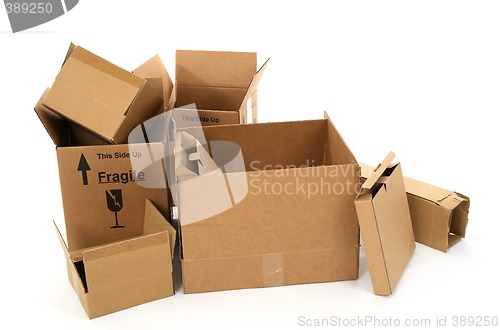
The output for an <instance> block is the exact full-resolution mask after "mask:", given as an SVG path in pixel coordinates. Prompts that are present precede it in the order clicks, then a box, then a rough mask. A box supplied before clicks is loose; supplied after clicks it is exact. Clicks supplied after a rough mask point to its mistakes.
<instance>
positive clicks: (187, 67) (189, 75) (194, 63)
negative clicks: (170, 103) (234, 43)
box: [175, 50, 257, 88]
mask: <svg viewBox="0 0 500 330" xmlns="http://www.w3.org/2000/svg"><path fill="white" fill-rule="evenodd" d="M256 69H257V54H256V53H252V52H222V51H198V50H177V51H176V65H175V79H176V83H177V85H178V86H206V87H229V88H247V87H248V85H249V83H250V81H251V80H252V77H253V76H254V75H255V72H256Z"/></svg>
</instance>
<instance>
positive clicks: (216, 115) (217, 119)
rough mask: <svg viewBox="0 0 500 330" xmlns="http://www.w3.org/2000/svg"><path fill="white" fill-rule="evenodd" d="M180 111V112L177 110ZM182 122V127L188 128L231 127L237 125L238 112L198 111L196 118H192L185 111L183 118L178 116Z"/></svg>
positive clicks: (238, 120) (189, 112)
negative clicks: (200, 126)
mask: <svg viewBox="0 0 500 330" xmlns="http://www.w3.org/2000/svg"><path fill="white" fill-rule="evenodd" d="M178 111H181V110H178ZM180 119H181V120H182V121H183V122H184V123H182V127H190V126H193V127H195V126H198V125H200V124H201V125H202V126H214V125H233V124H239V123H240V119H239V115H238V111H218V110H200V109H198V116H193V114H192V112H191V111H186V115H185V116H180Z"/></svg>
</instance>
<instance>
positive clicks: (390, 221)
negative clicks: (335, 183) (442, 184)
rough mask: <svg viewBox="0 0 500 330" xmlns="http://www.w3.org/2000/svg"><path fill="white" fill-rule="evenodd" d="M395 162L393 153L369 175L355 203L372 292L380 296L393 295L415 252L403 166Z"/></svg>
mask: <svg viewBox="0 0 500 330" xmlns="http://www.w3.org/2000/svg"><path fill="white" fill-rule="evenodd" d="M393 159H394V153H392V152H391V153H390V154H389V155H388V156H387V157H386V158H385V159H384V161H383V162H382V163H381V164H380V165H379V166H378V167H377V168H376V169H374V170H373V171H371V172H369V173H367V174H369V175H368V179H367V180H366V181H365V182H364V183H363V186H362V188H363V191H362V193H361V194H360V195H359V197H358V198H357V199H356V201H355V205H356V211H357V214H358V220H359V225H360V227H361V235H362V236H361V237H362V238H363V245H364V248H365V253H366V260H367V262H368V268H369V270H370V277H371V280H372V285H373V291H374V293H375V294H378V295H391V294H392V293H393V292H394V289H395V287H396V284H397V283H398V281H399V279H400V277H401V275H402V274H403V271H404V269H405V268H406V265H407V264H408V262H409V260H410V258H411V256H412V255H413V251H415V238H414V236H413V229H412V225H411V218H410V210H409V208H408V201H407V199H406V194H405V187H404V183H403V174H402V171H401V165H400V164H399V163H398V164H390V162H391V161H392V160H393Z"/></svg>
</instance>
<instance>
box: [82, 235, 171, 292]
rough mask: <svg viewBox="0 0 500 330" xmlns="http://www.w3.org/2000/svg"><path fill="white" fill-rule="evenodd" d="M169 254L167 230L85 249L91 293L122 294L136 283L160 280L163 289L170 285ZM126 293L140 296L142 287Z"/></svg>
mask: <svg viewBox="0 0 500 330" xmlns="http://www.w3.org/2000/svg"><path fill="white" fill-rule="evenodd" d="M170 255H171V254H170V243H169V237H168V233H167V232H162V233H157V234H152V235H148V236H140V237H138V238H134V239H130V240H125V241H121V242H118V243H113V244H109V245H105V246H101V247H99V248H95V249H90V250H87V251H84V252H83V262H84V264H85V270H86V276H87V285H88V290H89V293H90V294H91V295H95V294H97V293H98V292H108V293H111V292H116V293H117V294H119V292H120V291H121V290H123V288H124V287H127V286H129V285H131V284H132V283H136V282H143V283H156V282H158V285H159V286H160V287H161V288H165V287H170V288H171V287H172V285H171V283H172V260H171V258H170ZM164 293H165V292H164ZM123 294H124V295H125V296H132V297H135V296H136V295H137V297H139V296H141V294H142V293H141V292H140V290H139V291H138V292H133V291H132V290H131V289H129V290H127V291H126V292H124V293H123ZM110 298H114V297H110ZM123 299H126V298H125V297H124V298H123ZM134 299H137V298H134ZM145 299H147V297H146V298H145Z"/></svg>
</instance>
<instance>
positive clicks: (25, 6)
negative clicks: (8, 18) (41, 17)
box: [5, 2, 53, 14]
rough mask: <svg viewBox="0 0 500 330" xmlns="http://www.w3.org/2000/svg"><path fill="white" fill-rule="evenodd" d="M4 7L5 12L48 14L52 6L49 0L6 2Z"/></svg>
mask: <svg viewBox="0 0 500 330" xmlns="http://www.w3.org/2000/svg"><path fill="white" fill-rule="evenodd" d="M5 9H7V14H21V13H23V14H50V13H52V9H53V8H52V4H51V3H50V2H47V3H45V2H38V3H35V2H30V3H26V2H7V3H6V4H5Z"/></svg>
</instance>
